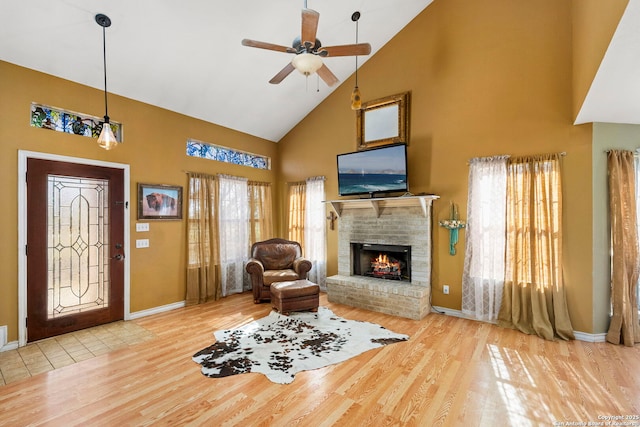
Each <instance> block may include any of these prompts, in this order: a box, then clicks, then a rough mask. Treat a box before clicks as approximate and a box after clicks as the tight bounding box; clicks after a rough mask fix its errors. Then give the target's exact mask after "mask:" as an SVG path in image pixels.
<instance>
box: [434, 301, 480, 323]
mask: <svg viewBox="0 0 640 427" xmlns="http://www.w3.org/2000/svg"><path fill="white" fill-rule="evenodd" d="M431 312H432V313H438V314H446V315H447V316H452V317H460V318H462V319H471V318H470V317H467V316H466V315H465V314H464V313H463V312H462V311H460V310H454V309H452V308H447V307H439V306H437V305H432V306H431ZM471 320H474V319H471Z"/></svg>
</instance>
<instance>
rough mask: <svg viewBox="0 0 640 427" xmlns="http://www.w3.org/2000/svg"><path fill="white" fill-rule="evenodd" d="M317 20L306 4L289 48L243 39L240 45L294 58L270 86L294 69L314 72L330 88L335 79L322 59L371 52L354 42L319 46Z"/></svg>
mask: <svg viewBox="0 0 640 427" xmlns="http://www.w3.org/2000/svg"><path fill="white" fill-rule="evenodd" d="M358 17H359V14H358ZM319 20H320V14H319V13H318V12H316V11H315V10H312V9H307V7H306V1H305V7H304V8H303V9H302V32H301V34H300V37H296V38H295V39H294V40H293V43H292V45H291V47H287V46H281V45H277V44H272V43H266V42H260V41H256V40H249V39H244V40H242V45H243V46H248V47H257V48H260V49H267V50H275V51H277V52H285V53H291V54H294V55H295V56H294V57H293V59H292V60H291V62H290V63H289V64H287V65H286V66H285V67H284V68H283V69H282V70H280V72H278V74H276V75H275V76H273V78H272V79H271V80H269V83H272V84H278V83H280V82H281V81H282V80H284V78H285V77H287V76H288V75H289V74H291V72H292V71H293V70H298V71H300V72H301V73H302V74H304V75H305V76H309V75H310V74H313V73H317V74H318V76H320V78H321V79H322V80H324V82H325V83H326V84H327V85H328V86H333V85H334V84H336V83H337V82H338V78H337V77H336V76H335V75H334V74H333V73H332V72H331V70H329V68H328V67H327V66H326V65H325V64H324V63H323V62H322V58H325V57H332V56H354V55H355V56H359V55H368V54H369V53H371V45H370V44H369V43H356V44H345V45H339V46H322V44H321V43H320V40H318V39H317V38H316V32H317V30H318V21H319Z"/></svg>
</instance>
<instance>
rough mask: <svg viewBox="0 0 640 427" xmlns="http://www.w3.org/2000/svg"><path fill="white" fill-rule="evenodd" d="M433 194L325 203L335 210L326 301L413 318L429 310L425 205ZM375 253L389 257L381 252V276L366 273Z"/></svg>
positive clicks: (428, 221)
mask: <svg viewBox="0 0 640 427" xmlns="http://www.w3.org/2000/svg"><path fill="white" fill-rule="evenodd" d="M437 198H438V196H435V195H425V196H403V197H389V198H381V199H373V200H370V199H350V200H338V201H331V202H329V203H331V206H332V207H333V209H334V211H335V212H336V213H337V214H338V274H336V275H333V276H330V277H327V299H328V300H329V302H334V303H338V304H345V305H349V306H352V307H359V308H363V309H366V310H372V311H378V312H381V313H387V314H391V315H394V316H402V317H406V318H409V319H415V320H420V319H422V318H424V317H425V316H426V315H427V314H429V312H430V311H431V303H430V297H431V204H432V202H433V200H435V199H437ZM356 245H361V247H360V248H357V247H356V248H355V249H356V250H358V249H360V254H359V255H354V254H353V253H354V246H356ZM363 251H364V252H365V256H364V259H363V255H362V252H363ZM405 251H406V252H405ZM381 252H382V253H383V255H384V253H386V255H387V258H388V261H389V262H388V261H387V260H385V259H384V257H383V259H382V262H381V264H382V265H383V266H382V268H380V266H379V268H378V275H382V277H383V278H385V279H386V280H383V279H382V278H380V277H376V273H373V274H371V272H370V270H371V269H372V265H371V264H372V263H373V264H374V267H375V264H376V263H378V262H380V261H378V260H375V259H376V258H378V257H379V255H380V254H381ZM372 258H373V259H374V260H373V261H372ZM387 264H393V265H387ZM398 267H399V268H400V274H398V273H397V271H398V270H397V268H398ZM373 271H375V270H373ZM367 272H369V273H367ZM398 276H400V279H399V278H398Z"/></svg>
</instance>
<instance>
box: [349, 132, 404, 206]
mask: <svg viewBox="0 0 640 427" xmlns="http://www.w3.org/2000/svg"><path fill="white" fill-rule="evenodd" d="M408 190H409V184H408V182H407V145H406V144H396V145H385V146H383V147H378V148H373V149H370V150H365V151H356V152H354V153H345V154H338V194H340V195H341V196H353V195H358V194H368V195H369V197H376V196H379V195H380V194H381V193H395V192H400V191H403V192H406V191H408Z"/></svg>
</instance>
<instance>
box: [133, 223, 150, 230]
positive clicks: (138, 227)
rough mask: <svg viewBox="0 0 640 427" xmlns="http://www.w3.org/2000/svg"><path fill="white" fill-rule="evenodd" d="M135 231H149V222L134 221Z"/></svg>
mask: <svg viewBox="0 0 640 427" xmlns="http://www.w3.org/2000/svg"><path fill="white" fill-rule="evenodd" d="M136 231H149V223H148V222H137V223H136Z"/></svg>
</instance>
